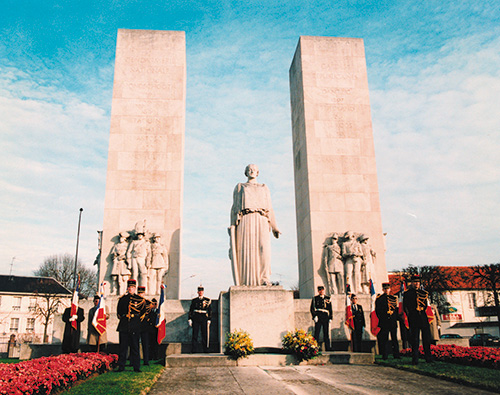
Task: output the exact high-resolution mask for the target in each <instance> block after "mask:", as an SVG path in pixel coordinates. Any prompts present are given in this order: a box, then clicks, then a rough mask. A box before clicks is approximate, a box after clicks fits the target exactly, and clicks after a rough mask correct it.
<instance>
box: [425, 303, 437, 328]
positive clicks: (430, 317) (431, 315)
mask: <svg viewBox="0 0 500 395" xmlns="http://www.w3.org/2000/svg"><path fill="white" fill-rule="evenodd" d="M425 314H427V319H428V320H429V324H430V323H431V322H432V321H434V318H435V317H434V312H433V311H432V307H431V306H427V308H426V309H425Z"/></svg>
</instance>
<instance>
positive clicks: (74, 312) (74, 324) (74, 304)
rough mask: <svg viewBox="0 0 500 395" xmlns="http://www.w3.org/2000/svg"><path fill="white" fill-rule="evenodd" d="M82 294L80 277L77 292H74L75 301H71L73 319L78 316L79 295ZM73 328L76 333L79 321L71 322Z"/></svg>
mask: <svg viewBox="0 0 500 395" xmlns="http://www.w3.org/2000/svg"><path fill="white" fill-rule="evenodd" d="M79 292H80V275H78V282H77V283H76V288H75V291H74V292H73V299H72V300H71V317H74V316H75V315H77V314H78V293H79ZM71 326H72V327H73V329H74V330H75V331H76V330H77V329H78V321H77V320H73V321H71Z"/></svg>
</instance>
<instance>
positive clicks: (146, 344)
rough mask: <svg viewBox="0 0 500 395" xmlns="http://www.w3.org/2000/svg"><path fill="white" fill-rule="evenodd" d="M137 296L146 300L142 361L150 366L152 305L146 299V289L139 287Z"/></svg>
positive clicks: (142, 335)
mask: <svg viewBox="0 0 500 395" xmlns="http://www.w3.org/2000/svg"><path fill="white" fill-rule="evenodd" d="M137 294H138V295H139V296H140V297H142V298H144V299H145V300H146V313H145V314H144V315H141V332H140V333H141V335H140V336H141V345H142V361H143V364H144V365H146V366H149V356H150V354H149V349H150V346H151V332H152V328H151V322H150V318H151V316H150V313H151V309H152V307H153V306H152V303H151V302H150V301H149V300H147V299H146V298H145V295H146V287H143V286H139V287H137Z"/></svg>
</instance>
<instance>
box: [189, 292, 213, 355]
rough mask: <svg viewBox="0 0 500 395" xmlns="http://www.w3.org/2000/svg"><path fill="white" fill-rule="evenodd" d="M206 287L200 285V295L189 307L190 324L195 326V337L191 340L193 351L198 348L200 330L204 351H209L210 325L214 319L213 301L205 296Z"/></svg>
mask: <svg viewBox="0 0 500 395" xmlns="http://www.w3.org/2000/svg"><path fill="white" fill-rule="evenodd" d="M204 292H205V288H203V287H198V297H197V298H194V299H193V300H192V301H191V307H190V308H189V315H188V324H189V326H192V327H193V337H192V341H191V352H192V353H194V352H195V350H196V343H197V342H198V332H200V331H201V343H202V349H203V352H208V348H209V344H208V339H209V336H210V333H209V329H208V328H209V326H210V320H211V319H212V301H211V300H210V299H209V298H207V297H205V296H203V294H204Z"/></svg>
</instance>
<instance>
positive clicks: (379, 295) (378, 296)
mask: <svg viewBox="0 0 500 395" xmlns="http://www.w3.org/2000/svg"><path fill="white" fill-rule="evenodd" d="M382 295H384V294H378V295H377V297H376V298H375V299H378V298H380V297H381V296H382Z"/></svg>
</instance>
